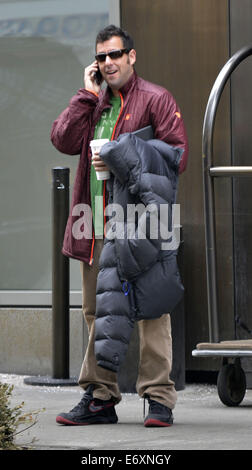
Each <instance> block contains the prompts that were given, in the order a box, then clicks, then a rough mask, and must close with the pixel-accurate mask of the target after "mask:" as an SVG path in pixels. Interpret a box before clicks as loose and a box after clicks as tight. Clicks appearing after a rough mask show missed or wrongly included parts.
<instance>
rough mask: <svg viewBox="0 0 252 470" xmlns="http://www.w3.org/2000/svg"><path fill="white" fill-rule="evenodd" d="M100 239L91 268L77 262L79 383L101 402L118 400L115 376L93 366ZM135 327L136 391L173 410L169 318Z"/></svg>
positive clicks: (96, 245) (96, 242)
mask: <svg viewBox="0 0 252 470" xmlns="http://www.w3.org/2000/svg"><path fill="white" fill-rule="evenodd" d="M102 247H103V240H96V241H95V249H94V262H93V265H92V266H89V265H88V264H86V263H81V271H82V280H83V313H84V318H85V320H86V323H87V327H88V332H89V342H88V346H87V349H86V353H85V357H84V361H83V364H82V368H81V372H80V377H79V384H80V386H81V387H82V388H83V389H86V388H87V387H88V385H90V384H94V392H93V396H94V397H95V398H100V399H102V400H109V399H110V398H111V397H113V398H114V399H115V401H116V402H117V403H118V402H119V401H120V400H121V394H120V390H119V387H118V384H117V375H116V373H115V372H112V371H109V370H107V369H104V368H103V367H100V366H98V365H97V362H96V358H95V354H94V334H95V310H96V309H95V302H96V279H97V274H98V262H99V257H100V253H101V250H102ZM138 328H139V347H140V351H139V355H140V357H139V368H138V378H137V383H136V390H137V392H138V394H139V395H140V396H141V397H143V396H144V394H145V393H146V394H148V395H149V396H150V397H151V398H152V399H153V400H156V401H158V402H160V403H162V404H163V405H166V406H168V407H169V408H171V409H173V408H174V406H175V402H176V397H177V395H176V390H175V387H174V382H173V381H172V380H170V377H169V374H170V371H171V366H172V338H171V324H170V315H169V314H164V315H162V317H160V318H158V319H154V320H141V321H139V322H138Z"/></svg>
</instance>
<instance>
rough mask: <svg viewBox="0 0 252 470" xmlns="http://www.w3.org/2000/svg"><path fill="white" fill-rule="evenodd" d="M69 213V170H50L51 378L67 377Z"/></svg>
mask: <svg viewBox="0 0 252 470" xmlns="http://www.w3.org/2000/svg"><path fill="white" fill-rule="evenodd" d="M68 212H69V168H64V167H56V168H53V169H52V376H53V378H55V379H59V378H61V379H68V378H69V259H68V258H67V257H66V256H64V255H63V254H62V251H61V250H62V244H63V239H64V233H65V228H66V223H67V218H68Z"/></svg>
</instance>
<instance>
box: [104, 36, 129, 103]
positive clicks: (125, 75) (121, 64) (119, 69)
mask: <svg viewBox="0 0 252 470" xmlns="http://www.w3.org/2000/svg"><path fill="white" fill-rule="evenodd" d="M116 49H124V45H123V42H122V39H121V38H120V37H117V36H113V37H112V38H111V39H108V41H105V42H101V43H98V44H97V47H96V53H97V54H99V53H101V52H105V53H107V52H110V51H113V50H116ZM135 62H136V52H135V50H134V49H132V50H131V51H130V52H129V53H128V54H126V53H124V54H123V55H122V57H120V58H119V59H110V57H109V56H107V57H106V60H105V62H101V63H99V69H100V71H101V74H102V76H103V78H104V80H105V81H106V82H107V84H108V85H109V86H110V88H111V89H112V91H113V93H114V94H118V91H117V90H119V89H120V88H121V87H122V86H123V85H124V84H125V83H126V82H127V81H128V79H129V77H130V76H131V74H132V73H133V70H134V69H133V65H134V63H135Z"/></svg>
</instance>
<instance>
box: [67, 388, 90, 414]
mask: <svg viewBox="0 0 252 470" xmlns="http://www.w3.org/2000/svg"><path fill="white" fill-rule="evenodd" d="M91 400H93V394H92V390H90V389H87V391H86V392H85V393H84V395H83V397H82V399H81V400H80V402H79V403H77V405H76V406H75V407H74V408H73V409H72V410H71V412H72V411H79V410H80V409H82V408H84V407H85V406H86V405H88V404H89V403H90V402H91Z"/></svg>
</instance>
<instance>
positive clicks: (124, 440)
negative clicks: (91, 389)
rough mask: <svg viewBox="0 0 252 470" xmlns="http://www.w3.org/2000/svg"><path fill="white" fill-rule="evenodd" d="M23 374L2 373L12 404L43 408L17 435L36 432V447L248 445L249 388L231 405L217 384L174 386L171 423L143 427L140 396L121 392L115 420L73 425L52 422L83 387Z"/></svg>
mask: <svg viewBox="0 0 252 470" xmlns="http://www.w3.org/2000/svg"><path fill="white" fill-rule="evenodd" d="M23 380H24V376H17V375H8V374H0V381H1V382H3V383H9V384H14V390H13V393H12V400H11V405H13V406H14V405H16V404H20V403H21V402H23V401H24V402H25V406H24V408H23V409H24V411H27V412H28V411H29V412H32V411H34V410H38V409H42V408H45V411H43V412H41V413H40V414H39V416H38V422H37V423H36V424H35V425H34V426H33V427H31V428H30V429H29V430H26V431H24V432H22V433H20V434H18V435H17V437H16V443H17V444H19V445H21V446H23V445H27V444H28V443H29V442H31V440H32V438H36V442H35V443H34V444H33V446H32V448H33V449H36V450H40V449H41V450H50V449H52V450H75V449H76V450H77V449H82V450H113V449H114V450H115V449H117V450H125V449H127V450H134V449H148V450H154V449H162V450H164V449H169V450H251V449H252V437H251V430H252V390H247V392H246V395H245V398H244V400H243V402H242V403H241V404H240V406H238V407H235V408H230V407H226V406H224V405H223V404H222V403H221V402H220V399H219V397H218V394H217V391H216V387H215V386H212V385H204V384H203V385H198V384H197V385H191V384H190V385H187V386H186V388H185V389H184V390H182V391H179V392H178V401H177V405H176V408H175V410H174V425H173V426H171V427H168V428H144V426H143V400H142V399H140V398H139V397H138V395H136V394H123V400H122V402H121V403H120V404H119V405H118V406H117V408H116V409H117V414H118V418H119V421H118V423H117V424H113V425H92V426H76V427H73V426H61V425H58V424H56V422H55V417H56V415H57V414H58V413H59V412H62V411H69V410H70V409H71V408H72V407H73V406H75V405H76V404H77V403H78V401H79V400H80V398H81V397H82V393H83V392H82V390H81V389H80V388H79V387H78V386H71V387H48V386H32V385H26V384H24V382H23ZM147 405H148V403H147V402H146V412H147V411H148V406H147ZM21 429H22V428H21V426H20V428H19V430H21Z"/></svg>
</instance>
